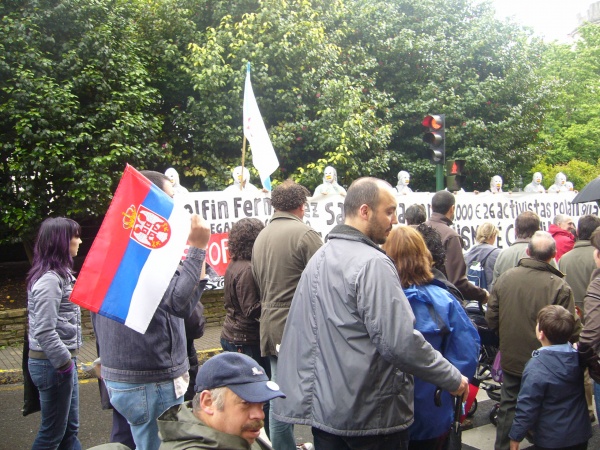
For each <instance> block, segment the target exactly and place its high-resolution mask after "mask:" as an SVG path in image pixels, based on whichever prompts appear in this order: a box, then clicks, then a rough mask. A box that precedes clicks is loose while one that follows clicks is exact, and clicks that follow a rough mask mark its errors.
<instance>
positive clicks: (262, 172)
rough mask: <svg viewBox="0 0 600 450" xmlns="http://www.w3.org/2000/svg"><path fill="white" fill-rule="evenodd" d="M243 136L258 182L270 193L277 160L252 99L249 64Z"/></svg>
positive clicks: (245, 91) (245, 90)
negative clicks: (250, 153) (250, 151)
mask: <svg viewBox="0 0 600 450" xmlns="http://www.w3.org/2000/svg"><path fill="white" fill-rule="evenodd" d="M244 136H246V139H248V142H249V143H250V147H251V148H252V161H253V162H254V167H256V169H257V170H258V174H259V176H260V181H261V182H262V185H263V187H264V188H265V189H267V190H269V191H270V190H271V179H270V176H271V174H272V173H273V172H275V170H277V168H278V167H279V160H278V159H277V155H276V154H275V150H274V149H273V144H271V139H269V133H267V128H266V127H265V123H264V122H263V120H262V116H261V115H260V111H259V109H258V104H257V103H256V98H255V97H254V91H253V90H252V84H251V83H250V63H248V71H247V72H246V86H245V88H244Z"/></svg>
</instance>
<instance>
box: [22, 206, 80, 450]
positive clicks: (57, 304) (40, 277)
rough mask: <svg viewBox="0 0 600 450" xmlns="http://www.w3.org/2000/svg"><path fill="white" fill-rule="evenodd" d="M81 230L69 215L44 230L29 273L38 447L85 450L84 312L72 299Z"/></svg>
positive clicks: (46, 222)
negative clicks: (80, 372)
mask: <svg viewBox="0 0 600 450" xmlns="http://www.w3.org/2000/svg"><path fill="white" fill-rule="evenodd" d="M80 236H81V228H80V226H79V225H78V224H77V222H75V221H74V220H71V219H66V218H64V217H58V218H51V219H46V220H44V222H43V223H42V226H41V227H40V231H39V233H38V237H37V241H36V244H35V247H34V251H33V264H32V267H31V270H29V273H28V274H27V309H28V315H29V363H28V368H29V373H30V375H31V379H32V380H33V383H34V384H35V385H36V386H37V388H38V390H39V392H40V404H41V412H42V420H41V424H40V429H39V431H38V434H37V437H36V439H35V441H34V443H33V446H32V449H76V450H77V449H81V443H80V442H79V438H78V437H77V434H78V431H79V385H78V381H77V353H78V352H79V347H81V343H82V342H81V312H80V310H79V307H78V306H77V305H75V304H73V303H71V302H70V301H69V297H70V296H71V291H72V290H73V285H74V284H75V277H74V276H73V272H72V269H73V257H75V256H76V255H77V252H78V250H79V244H81V238H80Z"/></svg>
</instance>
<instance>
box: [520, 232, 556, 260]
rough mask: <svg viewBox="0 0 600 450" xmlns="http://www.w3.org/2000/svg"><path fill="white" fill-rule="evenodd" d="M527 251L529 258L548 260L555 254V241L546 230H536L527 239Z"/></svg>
mask: <svg viewBox="0 0 600 450" xmlns="http://www.w3.org/2000/svg"><path fill="white" fill-rule="evenodd" d="M527 253H528V254H529V257H530V258H533V259H537V260H538V261H544V262H550V260H551V259H552V258H554V255H556V242H554V238H553V237H552V235H551V234H550V233H548V232H547V231H536V232H535V233H534V234H533V236H532V237H531V241H529V245H528V246H527Z"/></svg>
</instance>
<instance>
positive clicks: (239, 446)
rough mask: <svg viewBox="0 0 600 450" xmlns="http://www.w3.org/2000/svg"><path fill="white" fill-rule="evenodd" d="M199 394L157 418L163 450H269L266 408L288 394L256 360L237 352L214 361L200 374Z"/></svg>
mask: <svg viewBox="0 0 600 450" xmlns="http://www.w3.org/2000/svg"><path fill="white" fill-rule="evenodd" d="M195 390H196V395H195V396H194V398H193V400H192V401H191V402H188V403H186V404H184V405H176V406H173V407H172V408H170V409H168V410H167V411H166V412H165V413H163V415H162V416H160V417H159V419H158V429H159V431H160V436H161V439H162V441H163V442H162V445H161V446H160V448H161V449H162V450H169V449H176V448H197V449H203V448H206V449H209V448H227V449H229V450H268V449H271V446H270V445H269V444H268V443H267V442H265V441H263V440H262V439H261V438H260V433H261V429H262V427H263V425H264V418H265V413H264V411H263V405H264V404H265V402H268V401H269V400H271V399H274V398H276V397H284V398H285V394H284V393H283V392H281V391H280V390H279V386H277V385H276V384H275V383H274V382H272V381H269V377H267V375H266V374H265V371H264V369H263V368H262V367H261V366H259V365H258V364H257V363H256V361H254V360H253V359H252V358H250V357H249V356H247V355H244V354H243V353H235V352H225V353H221V354H219V355H216V356H213V357H212V358H210V359H209V360H208V361H206V362H205V363H204V364H203V365H202V367H200V369H199V370H198V376H197V377H196V387H195Z"/></svg>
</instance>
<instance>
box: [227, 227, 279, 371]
mask: <svg viewBox="0 0 600 450" xmlns="http://www.w3.org/2000/svg"><path fill="white" fill-rule="evenodd" d="M264 227H265V226H264V225H263V223H262V222H261V221H260V220H258V219H242V220H240V221H239V222H237V223H235V224H234V225H233V227H232V228H231V231H230V232H229V243H228V246H229V255H230V257H231V262H230V263H229V266H227V271H226V272H225V284H224V289H225V295H224V300H225V309H226V310H227V314H226V316H225V323H224V324H223V331H222V333H221V346H222V347H223V350H226V351H232V352H239V353H244V354H246V355H248V356H250V357H251V358H254V359H255V360H256V362H258V363H259V364H260V365H261V366H262V367H268V366H269V364H268V361H264V360H263V358H262V357H261V356H260V334H259V322H258V319H259V318H260V294H259V291H258V287H257V286H256V282H255V281H254V276H253V275H252V263H251V259H252V247H253V246H254V241H255V240H256V237H257V236H258V233H260V232H261V230H262V229H263V228H264Z"/></svg>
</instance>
